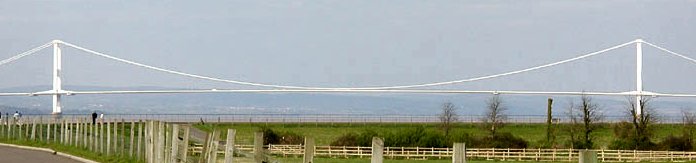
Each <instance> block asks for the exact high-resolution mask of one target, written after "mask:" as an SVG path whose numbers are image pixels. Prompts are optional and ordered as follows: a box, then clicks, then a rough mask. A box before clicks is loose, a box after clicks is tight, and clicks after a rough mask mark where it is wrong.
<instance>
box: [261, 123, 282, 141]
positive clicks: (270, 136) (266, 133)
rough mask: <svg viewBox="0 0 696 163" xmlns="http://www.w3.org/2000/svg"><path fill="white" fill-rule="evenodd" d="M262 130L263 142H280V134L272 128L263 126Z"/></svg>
mask: <svg viewBox="0 0 696 163" xmlns="http://www.w3.org/2000/svg"><path fill="white" fill-rule="evenodd" d="M261 132H263V144H264V145H265V144H278V143H279V142H280V138H279V137H278V134H276V133H275V131H273V130H272V129H270V128H266V127H264V128H261Z"/></svg>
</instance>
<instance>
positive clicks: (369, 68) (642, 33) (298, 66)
mask: <svg viewBox="0 0 696 163" xmlns="http://www.w3.org/2000/svg"><path fill="white" fill-rule="evenodd" d="M694 29H696V1H638V2H636V1H591V2H586V1H524V2H522V1H0V58H3V59H4V58H7V57H10V56H13V55H15V54H18V53H20V52H22V51H24V50H27V49H30V48H32V47H35V46H38V45H40V44H43V43H45V42H48V41H50V40H53V39H61V40H64V41H67V42H71V43H74V44H77V45H80V46H83V47H87V48H91V49H93V50H97V51H101V52H105V53H108V54H112V55H115V56H118V57H123V58H127V59H131V60H135V61H139V62H142V63H146V64H150V65H156V66H162V67H167V68H172V69H176V70H180V71H185V72H191V73H198V74H204V75H210V76H216V77H222V78H228V79H238V80H245V81H255V82H263V83H275V84H289V85H308V86H336V87H341V86H377V85H400V84H415V83H425V82H434V81H448V80H456V79H463V78H469V77H475V76H480V75H486V74H492V73H500V72H505V71H510V70H516V69H521V68H526V67H530V66H534V65H539V64H544V63H550V62H554V61H558V60H561V59H566V58H570V57H574V56H577V55H581V54H586V53H589V52H592V51H596V50H600V49H603V48H607V47H610V46H613V45H617V44H620V43H624V42H628V41H631V40H634V39H636V38H644V39H645V40H646V41H649V42H652V43H656V44H658V45H662V46H664V47H667V48H670V49H672V50H674V51H676V52H680V53H684V54H687V55H690V56H692V57H696V46H693V45H694V43H696V30H694ZM657 52H658V51H656V50H654V49H648V48H646V51H645V55H646V59H645V60H646V61H645V64H646V66H645V71H646V72H645V74H644V76H645V78H646V79H645V80H646V83H645V87H646V89H648V90H655V91H660V92H682V93H696V86H694V85H693V83H696V78H694V77H693V76H694V75H696V64H691V63H688V62H686V61H683V60H679V59H677V58H674V57H670V56H666V55H662V54H659V53H657ZM50 53H51V51H50V50H44V51H42V53H41V55H37V56H32V57H29V58H25V59H22V60H21V61H18V62H16V63H13V64H10V65H5V66H3V67H0V74H2V79H0V87H15V86H31V85H49V84H50V82H51V79H50V68H51V65H50V64H51V56H50ZM85 54H86V53H82V52H79V51H76V50H73V49H65V50H64V55H65V57H64V59H65V61H64V62H65V63H64V72H65V79H64V81H65V82H66V84H70V85H97V86H166V87H185V88H187V87H190V88H211V87H215V88H246V87H240V86H235V85H230V84H219V83H212V82H201V81H200V80H194V79H188V78H183V77H175V76H172V75H167V74H162V73H158V72H153V71H149V70H145V69H140V68H134V67H131V66H128V65H124V64H120V63H116V62H112V61H108V60H105V59H102V58H98V57H95V56H89V55H85ZM634 54H635V52H634V48H633V47H628V48H623V49H620V50H617V51H613V52H611V53H607V54H606V55H601V56H596V57H593V58H590V59H588V60H584V61H581V62H576V63H572V64H567V65H564V66H560V67H554V68H552V69H548V70H542V71H537V72H533V73H529V74H525V75H517V76H512V77H506V78H501V79H494V80H490V81H485V82H475V83H468V84H460V85H456V86H450V87H438V88H459V89H476V90H481V89H489V90H490V89H499V90H555V91H582V90H605V91H625V90H632V89H633V88H634V85H633V84H632V83H634V78H635V73H634V72H633V71H634V69H633V66H634V64H635V60H634Z"/></svg>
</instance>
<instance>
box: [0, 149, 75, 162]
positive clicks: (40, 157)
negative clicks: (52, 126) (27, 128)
mask: <svg viewBox="0 0 696 163" xmlns="http://www.w3.org/2000/svg"><path fill="white" fill-rule="evenodd" d="M0 162H21V163H34V162H36V163H43V162H50V163H81V162H79V161H76V160H73V159H70V158H66V157H62V156H58V155H54V154H51V153H48V152H45V151H35V150H28V149H19V148H13V147H7V146H0Z"/></svg>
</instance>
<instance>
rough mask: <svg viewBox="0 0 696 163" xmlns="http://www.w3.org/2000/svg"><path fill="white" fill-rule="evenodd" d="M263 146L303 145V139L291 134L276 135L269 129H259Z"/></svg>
mask: <svg viewBox="0 0 696 163" xmlns="http://www.w3.org/2000/svg"><path fill="white" fill-rule="evenodd" d="M261 132H263V144H304V137H303V136H301V135H299V134H297V133H293V132H284V133H280V134H278V133H276V132H275V131H273V130H272V129H270V128H265V127H264V128H261Z"/></svg>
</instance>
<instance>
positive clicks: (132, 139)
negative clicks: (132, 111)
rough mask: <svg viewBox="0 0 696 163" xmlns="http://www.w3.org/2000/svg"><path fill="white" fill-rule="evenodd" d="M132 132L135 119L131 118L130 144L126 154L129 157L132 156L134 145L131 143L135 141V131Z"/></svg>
mask: <svg viewBox="0 0 696 163" xmlns="http://www.w3.org/2000/svg"><path fill="white" fill-rule="evenodd" d="M134 132H135V121H132V120H131V124H130V146H129V148H130V149H128V156H130V157H133V149H134V148H133V147H134V145H135V144H133V143H135V142H134V140H135V133H134Z"/></svg>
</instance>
